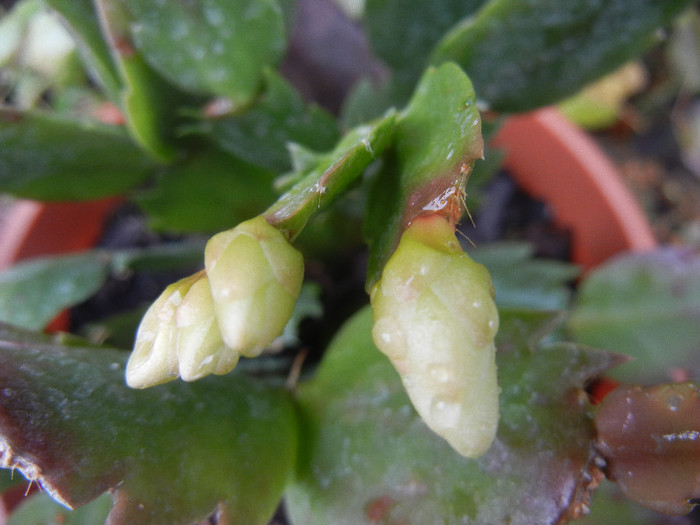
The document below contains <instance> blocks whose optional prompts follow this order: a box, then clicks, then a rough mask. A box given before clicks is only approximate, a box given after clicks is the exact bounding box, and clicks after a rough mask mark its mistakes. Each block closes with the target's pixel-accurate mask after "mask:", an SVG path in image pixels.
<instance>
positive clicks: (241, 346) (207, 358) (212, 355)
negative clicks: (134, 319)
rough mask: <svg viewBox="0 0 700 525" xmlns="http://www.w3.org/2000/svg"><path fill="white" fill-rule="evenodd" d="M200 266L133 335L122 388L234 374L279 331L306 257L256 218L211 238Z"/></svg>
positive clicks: (148, 314) (167, 294) (297, 289)
mask: <svg viewBox="0 0 700 525" xmlns="http://www.w3.org/2000/svg"><path fill="white" fill-rule="evenodd" d="M204 266H205V269H204V270H202V271H200V272H198V273H196V274H194V275H191V276H189V277H186V278H184V279H182V280H180V281H178V282H176V283H173V284H171V285H170V286H168V287H167V288H166V289H165V291H164V292H163V293H162V294H161V296H160V297H159V298H158V299H157V300H156V301H155V302H154V303H153V305H151V307H150V308H149V309H148V311H147V312H146V314H145V315H144V317H143V320H142V321H141V324H140V326H139V329H138V332H137V334H136V343H135V345H134V351H133V352H132V354H131V357H130V358H129V362H128V363H127V367H126V381H127V384H128V385H129V386H131V387H133V388H146V387H150V386H154V385H157V384H161V383H165V382H167V381H171V380H173V379H175V378H177V377H178V376H179V377H181V378H182V379H184V380H185V381H194V380H196V379H200V378H201V377H204V376H206V375H209V374H226V373H228V372H230V371H231V370H233V368H234V367H235V366H236V363H237V362H238V359H239V357H240V356H245V357H255V356H257V355H259V354H260V353H261V352H262V351H263V350H264V349H265V348H266V347H267V346H269V344H270V343H271V342H272V341H273V340H274V339H275V338H276V337H278V336H279V335H281V333H282V331H283V330H284V327H285V324H286V323H287V321H288V320H289V318H290V316H291V315H292V312H293V310H294V305H295V303H296V300H297V297H298V296H299V292H300V290H301V284H302V281H303V278H304V260H303V257H302V255H301V253H300V252H299V251H298V250H296V249H295V248H293V247H292V245H291V244H290V243H289V241H288V240H287V238H286V237H285V236H284V235H283V234H282V233H281V232H280V231H279V230H278V229H277V228H275V227H273V226H271V225H270V224H268V223H267V221H266V220H265V219H264V217H262V216H258V217H255V218H254V219H250V220H248V221H245V222H242V223H241V224H239V225H238V226H236V227H235V228H233V229H232V230H227V231H224V232H221V233H218V234H216V235H215V236H214V237H212V238H211V239H210V240H209V242H208V243H207V246H206V249H205V252H204Z"/></svg>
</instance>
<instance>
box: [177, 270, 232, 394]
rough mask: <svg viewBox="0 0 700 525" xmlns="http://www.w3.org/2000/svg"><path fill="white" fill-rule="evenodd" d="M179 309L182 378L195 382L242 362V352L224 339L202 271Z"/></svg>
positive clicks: (178, 327)
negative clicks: (225, 342) (230, 346)
mask: <svg viewBox="0 0 700 525" xmlns="http://www.w3.org/2000/svg"><path fill="white" fill-rule="evenodd" d="M199 275H200V278H199V279H198V280H197V281H196V282H195V283H194V284H193V285H192V286H191V287H190V289H189V290H188V291H187V293H186V294H185V297H184V298H183V299H182V302H181V303H180V305H179V306H178V308H177V311H176V312H175V323H176V326H177V359H178V364H179V371H180V377H181V378H182V379H184V380H185V381H195V380H197V379H200V378H202V377H204V376H206V375H209V374H217V375H222V374H227V373H229V372H230V371H231V370H233V369H234V367H235V366H236V363H238V358H239V354H238V352H236V351H234V350H231V349H230V348H228V347H227V346H226V345H225V344H224V341H223V339H222V338H221V331H220V330H219V324H218V323H217V322H216V313H215V312H214V301H213V300H212V297H211V291H210V289H209V279H207V276H206V275H205V274H204V272H201V273H200V274H199Z"/></svg>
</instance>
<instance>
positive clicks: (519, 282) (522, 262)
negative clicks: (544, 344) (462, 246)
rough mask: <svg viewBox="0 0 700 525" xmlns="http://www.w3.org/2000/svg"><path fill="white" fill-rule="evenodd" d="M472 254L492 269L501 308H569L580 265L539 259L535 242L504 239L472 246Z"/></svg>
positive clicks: (470, 251) (497, 299)
mask: <svg viewBox="0 0 700 525" xmlns="http://www.w3.org/2000/svg"><path fill="white" fill-rule="evenodd" d="M468 252H469V255H470V256H471V257H472V258H473V259H474V260H475V261H477V262H480V263H481V264H483V265H484V266H486V267H487V268H488V269H489V273H490V274H491V280H492V281H493V287H494V289H495V290H496V305H498V306H499V307H500V308H526V309H536V310H565V309H566V308H567V307H568V305H569V298H570V296H571V289H570V287H569V284H570V283H571V281H572V280H573V279H575V278H576V277H578V275H579V269H578V268H577V267H576V266H574V265H571V264H567V263H563V262H560V261H554V260H551V259H536V258H535V257H534V248H533V246H532V245H530V244H527V243H520V242H503V243H494V244H490V245H483V246H479V247H477V248H473V249H469V250H468Z"/></svg>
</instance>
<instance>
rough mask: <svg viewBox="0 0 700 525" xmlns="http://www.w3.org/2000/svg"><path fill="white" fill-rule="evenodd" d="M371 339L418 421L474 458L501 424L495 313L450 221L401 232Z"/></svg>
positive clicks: (489, 289)
mask: <svg viewBox="0 0 700 525" xmlns="http://www.w3.org/2000/svg"><path fill="white" fill-rule="evenodd" d="M370 295H371V301H372V308H373V311H374V320H375V322H374V327H373V330H372V337H373V339H374V342H375V344H376V345H377V346H378V347H379V348H380V349H381V350H382V352H384V353H385V354H386V355H387V356H388V357H389V359H390V360H391V362H392V363H393V364H394V367H395V368H396V370H397V371H398V372H399V375H400V376H401V379H402V381H403V383H404V386H405V388H406V391H407V393H408V395H409V397H410V398H411V401H412V403H413V405H414V406H415V407H416V410H417V411H418V413H419V414H420V416H421V418H422V419H423V420H424V421H425V423H426V424H427V425H428V427H430V428H431V429H432V430H433V431H434V432H436V433H437V434H439V435H440V436H442V437H443V438H445V439H446V440H447V441H448V442H449V443H450V445H452V447H453V448H454V449H455V450H456V451H457V452H459V453H460V454H462V455H464V456H467V457H477V456H479V455H481V454H483V453H484V452H485V451H486V450H487V449H488V448H489V447H490V445H491V443H492V442H493V439H494V437H495V434H496V428H497V426H498V394H499V388H498V384H497V377H496V361H495V351H496V348H495V345H494V337H495V336H496V331H497V330H498V311H497V310H496V305H495V304H494V301H493V285H492V284H491V278H490V276H489V274H488V271H487V270H486V268H485V267H484V266H482V265H480V264H478V263H476V262H474V261H473V260H472V259H470V258H469V256H468V255H467V254H466V253H464V252H463V251H462V250H461V248H460V245H459V241H458V240H457V238H456V237H455V234H454V230H453V228H452V226H451V225H450V224H449V222H448V221H447V220H446V219H445V218H443V217H441V216H439V215H431V216H426V217H420V218H418V219H416V220H415V221H414V222H413V224H411V226H410V227H409V228H408V229H407V230H406V231H405V232H404V233H403V235H402V237H401V241H400V242H399V245H398V247H397V248H396V251H395V252H394V254H393V255H392V256H391V258H390V259H389V261H388V262H387V264H386V266H385V268H384V270H383V273H382V277H381V279H380V280H379V282H378V283H377V284H376V285H375V286H374V287H373V289H372V290H371V294H370Z"/></svg>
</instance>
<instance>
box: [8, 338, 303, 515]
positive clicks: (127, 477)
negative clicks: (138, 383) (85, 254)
mask: <svg viewBox="0 0 700 525" xmlns="http://www.w3.org/2000/svg"><path fill="white" fill-rule="evenodd" d="M2 336H3V337H2V338H1V339H0V444H1V445H0V448H1V450H0V462H1V463H2V465H3V466H4V467H6V468H10V467H13V466H16V467H17V468H19V469H20V470H22V471H23V472H24V473H25V474H26V475H28V476H29V477H31V478H37V481H38V482H39V483H40V484H41V486H42V488H43V490H44V491H45V492H47V493H49V494H50V495H52V496H53V497H54V498H55V499H57V500H59V501H61V502H63V503H64V504H67V505H70V506H80V505H83V504H85V503H87V502H89V501H91V500H92V499H94V498H96V497H97V496H99V495H100V494H101V493H102V492H104V491H105V490H107V489H109V488H113V501H114V506H113V507H112V510H111V513H110V515H109V519H108V523H110V524H111V525H120V524H132V523H149V524H169V525H172V524H183V525H185V524H188V525H189V524H191V523H194V522H197V521H198V520H201V519H204V518H205V517H206V516H207V515H209V514H210V513H211V512H213V511H215V510H216V509H217V506H218V507H219V509H220V510H221V511H222V512H223V513H225V515H226V516H228V519H229V520H230V523H246V524H248V523H250V524H265V523H267V520H269V519H270V517H271V516H272V515H273V513H274V510H275V508H276V506H277V504H278V502H279V498H280V497H281V494H282V491H283V489H284V486H285V484H286V482H287V479H288V477H289V474H290V472H291V469H292V466H293V464H294V461H295V454H296V418H295V414H294V409H293V407H292V405H291V402H290V399H289V396H288V394H287V393H286V392H285V391H283V390H280V389H276V388H273V387H270V386H267V385H266V384H265V383H264V381H263V380H260V379H258V380H252V379H249V378H247V377H245V376H243V375H241V374H232V375H229V376H226V377H219V378H215V379H212V380H209V379H205V380H202V381H199V382H197V383H192V384H187V383H182V382H176V383H170V384H168V385H164V386H161V387H157V388H152V389H148V390H132V389H129V388H128V387H127V386H126V385H125V384H124V365H125V361H126V353H124V352H120V351H116V350H109V349H100V348H75V347H73V348H68V347H62V346H58V345H55V344H51V343H48V342H46V341H45V340H42V339H41V338H38V339H32V337H31V336H29V335H27V334H17V333H7V332H5V333H3V334H2Z"/></svg>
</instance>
